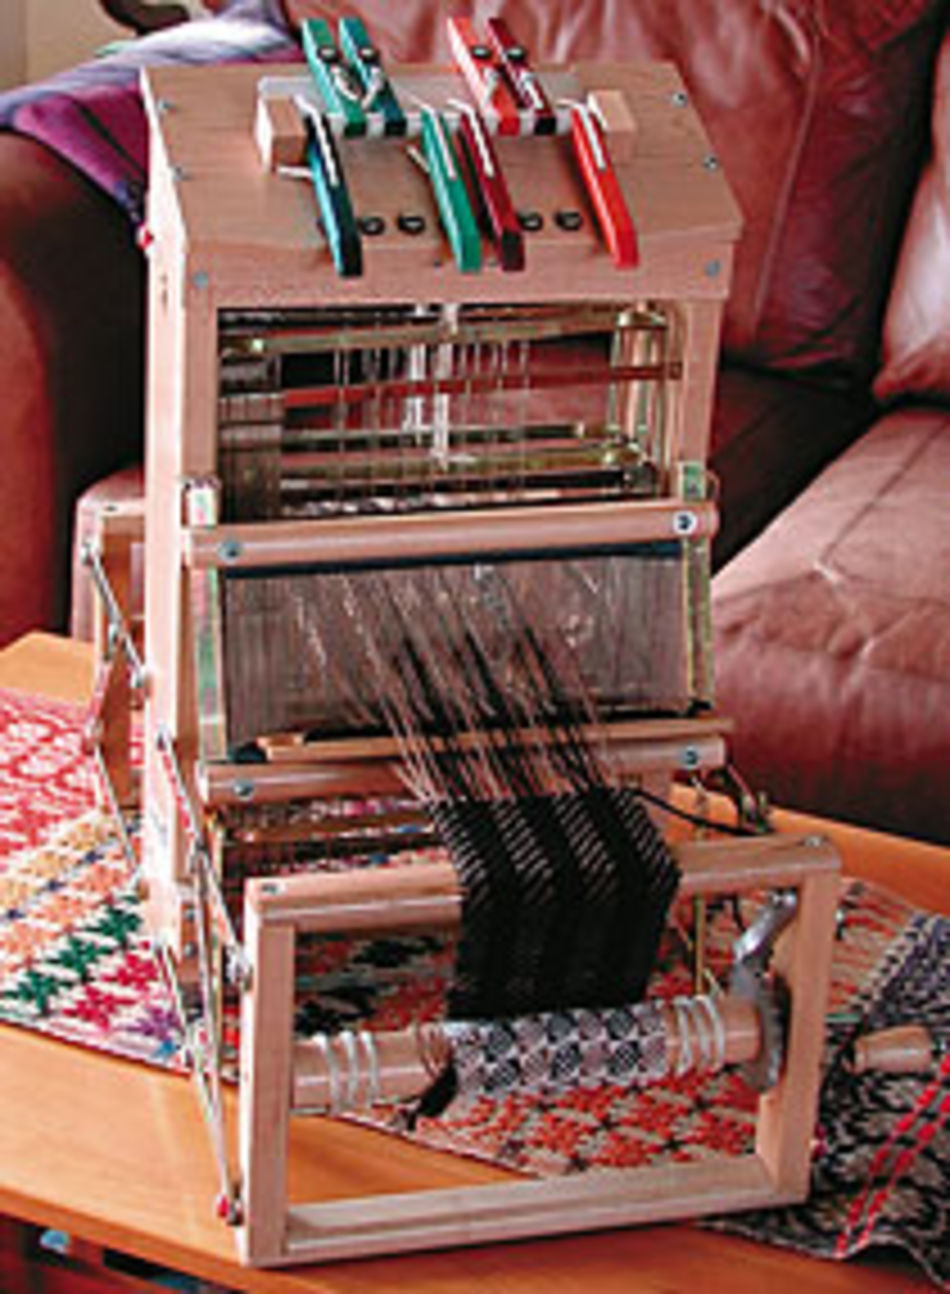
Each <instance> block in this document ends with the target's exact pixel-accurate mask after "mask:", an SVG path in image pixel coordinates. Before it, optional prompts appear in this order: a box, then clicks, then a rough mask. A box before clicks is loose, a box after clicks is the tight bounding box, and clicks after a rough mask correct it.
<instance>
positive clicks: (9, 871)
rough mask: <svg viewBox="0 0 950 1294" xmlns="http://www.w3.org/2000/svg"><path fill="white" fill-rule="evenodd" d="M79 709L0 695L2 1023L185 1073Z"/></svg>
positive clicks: (173, 1021)
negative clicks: (100, 807)
mask: <svg viewBox="0 0 950 1294" xmlns="http://www.w3.org/2000/svg"><path fill="white" fill-rule="evenodd" d="M80 723H81V712H80V711H79V709H78V708H77V707H75V706H70V705H65V704H57V703H56V702H51V701H43V702H42V703H38V702H37V701H36V700H35V699H33V698H30V697H26V696H24V695H22V694H21V693H17V692H8V691H0V1019H2V1020H4V1021H7V1022H10V1023H14V1024H22V1025H26V1026H28V1027H30V1028H32V1029H38V1030H40V1031H41V1032H43V1033H48V1034H51V1035H52V1036H54V1037H57V1038H61V1039H63V1040H65V1041H68V1042H79V1043H82V1044H84V1045H86V1046H90V1047H95V1048H98V1049H101V1050H105V1051H110V1052H114V1053H115V1054H117V1055H120V1056H126V1057H130V1058H133V1059H137V1060H146V1061H149V1062H150V1063H154V1064H159V1065H177V1064H179V1063H180V1060H179V1046H180V1037H179V1032H178V1025H177V1021H176V1018H175V1014H174V1010H173V1008H172V1003H171V1000H170V998H169V995H168V992H167V989H166V987H165V984H164V981H163V979H162V977H161V974H160V972H159V969H158V966H157V964H156V962H155V959H154V957H153V955H152V951H151V946H150V943H149V940H148V937H147V935H146V932H145V929H144V925H143V921H142V913H141V905H140V902H139V898H138V894H137V891H136V886H135V880H134V877H133V876H132V874H131V869H130V866H129V860H128V859H127V857H126V855H125V853H124V852H123V850H122V847H121V845H120V844H119V842H118V841H117V840H116V838H115V832H114V827H113V824H112V823H111V821H109V820H108V819H107V818H105V817H104V816H103V815H102V814H101V813H99V812H98V811H96V810H95V809H94V808H93V807H92V806H93V801H94V782H93V774H92V771H91V769H90V767H89V764H88V761H87V760H86V759H85V757H84V756H83V754H82V752H81V750H80V743H79V732H80Z"/></svg>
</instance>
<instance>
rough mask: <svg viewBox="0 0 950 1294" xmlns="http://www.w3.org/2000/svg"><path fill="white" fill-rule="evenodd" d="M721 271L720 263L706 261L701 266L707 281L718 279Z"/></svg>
mask: <svg viewBox="0 0 950 1294" xmlns="http://www.w3.org/2000/svg"><path fill="white" fill-rule="evenodd" d="M721 270H722V264H721V262H720V261H707V262H706V264H705V265H704V266H703V273H704V274H705V275H706V278H707V279H715V278H718V277H719V274H720V272H721Z"/></svg>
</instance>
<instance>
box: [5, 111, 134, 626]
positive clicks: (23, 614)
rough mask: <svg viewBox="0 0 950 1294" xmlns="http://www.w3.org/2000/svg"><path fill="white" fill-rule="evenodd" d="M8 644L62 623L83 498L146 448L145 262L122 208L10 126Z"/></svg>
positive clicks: (7, 231) (7, 160) (7, 237)
mask: <svg viewBox="0 0 950 1294" xmlns="http://www.w3.org/2000/svg"><path fill="white" fill-rule="evenodd" d="M0 173H2V175H3V183H2V185H0V339H2V344H0V392H2V402H3V403H2V407H0V518H2V523H3V524H2V525H0V643H3V642H7V641H9V640H10V639H12V638H15V637H17V636H18V635H19V634H22V633H25V632H26V631H27V630H29V629H33V628H35V627H37V626H38V625H43V626H47V627H54V626H55V627H63V626H64V624H65V618H66V610H67V607H66V595H67V590H68V568H69V567H68V563H69V521H70V515H71V511H72V504H73V500H74V499H75V497H76V495H77V494H78V493H79V492H80V491H81V490H83V489H84V488H85V487H86V486H87V485H88V484H89V483H90V481H93V480H95V479H96V478H97V477H99V476H101V475H102V474H103V473H104V472H107V471H110V470H111V469H112V468H113V467H115V466H116V464H117V463H119V462H122V461H124V460H127V459H128V458H130V457H131V456H132V455H133V454H134V453H135V452H136V442H137V439H138V428H139V423H140V410H141V400H142V385H141V383H142V359H141V319H142V310H143V302H142V266H141V257H140V256H139V255H138V253H137V251H136V249H135V246H134V244H133V242H132V237H131V231H130V229H129V226H128V224H127V223H126V221H125V220H124V219H123V218H122V217H121V215H120V214H119V212H118V210H117V209H116V208H115V207H113V206H112V205H111V204H110V203H109V202H107V201H106V199H105V198H104V197H103V196H102V194H101V193H98V192H97V191H96V190H94V189H93V188H92V187H91V186H90V185H88V184H86V183H85V181H83V180H81V179H80V178H79V177H78V176H77V175H76V173H75V172H74V171H73V170H72V169H71V168H70V167H68V166H67V165H66V164H65V163H64V162H62V161H60V160H59V159H58V158H57V157H54V156H53V154H52V153H50V152H48V151H47V150H46V149H44V148H41V147H40V146H39V145H38V144H35V143H34V142H33V141H32V140H27V139H20V138H17V137H16V136H12V135H2V134H0Z"/></svg>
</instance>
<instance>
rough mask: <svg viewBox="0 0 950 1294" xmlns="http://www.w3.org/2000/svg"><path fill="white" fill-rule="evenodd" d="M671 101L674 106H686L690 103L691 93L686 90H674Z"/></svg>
mask: <svg viewBox="0 0 950 1294" xmlns="http://www.w3.org/2000/svg"><path fill="white" fill-rule="evenodd" d="M670 103H672V105H673V107H674V108H685V107H686V105H687V104H688V103H689V95H688V94H687V93H686V91H685V90H674V91H673V93H672V94H671V95H670Z"/></svg>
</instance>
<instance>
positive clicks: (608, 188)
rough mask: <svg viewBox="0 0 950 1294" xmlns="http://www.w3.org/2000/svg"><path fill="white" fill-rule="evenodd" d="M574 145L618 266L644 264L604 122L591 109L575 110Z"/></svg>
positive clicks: (573, 122) (572, 139)
mask: <svg viewBox="0 0 950 1294" xmlns="http://www.w3.org/2000/svg"><path fill="white" fill-rule="evenodd" d="M571 142H572V143H573V145H574V153H575V156H576V157H577V161H578V165H579V166H580V170H581V175H582V176H583V178H584V184H585V185H586V187H587V192H588V195H589V196H590V200H591V202H592V203H593V205H594V211H595V212H596V214H597V220H598V222H599V224H600V228H601V232H602V233H603V235H604V239H605V240H606V243H607V246H608V247H609V248H610V251H611V254H612V256H613V258H614V264H615V265H617V266H618V267H619V268H620V269H632V268H634V267H635V266H636V265H638V264H639V261H640V251H639V248H638V246H637V232H636V230H635V229H634V225H633V217H632V216H631V214H630V210H629V208H628V207H627V201H626V199H625V198H624V196H623V190H622V189H621V187H620V181H619V180H618V179H617V173H616V171H615V170H614V167H613V163H612V161H611V160H610V152H609V150H608V148H607V139H606V136H605V135H604V132H603V130H602V128H601V125H600V122H599V121H598V120H597V118H596V117H595V116H594V114H593V113H592V112H591V110H590V109H589V108H586V107H583V106H582V105H580V104H578V105H575V107H573V108H572V109H571Z"/></svg>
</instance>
